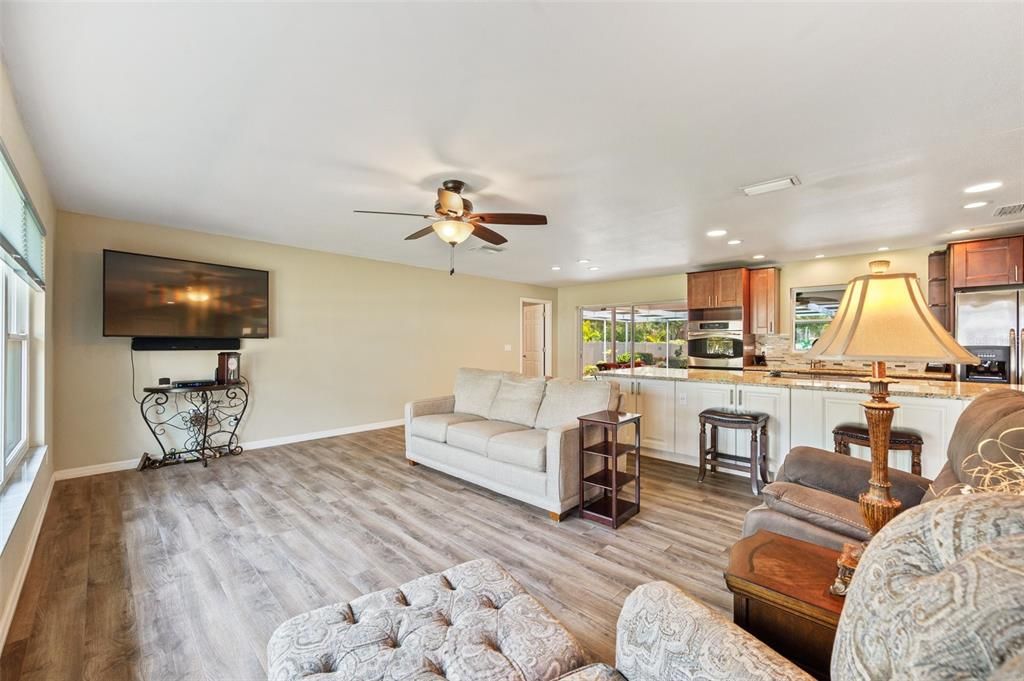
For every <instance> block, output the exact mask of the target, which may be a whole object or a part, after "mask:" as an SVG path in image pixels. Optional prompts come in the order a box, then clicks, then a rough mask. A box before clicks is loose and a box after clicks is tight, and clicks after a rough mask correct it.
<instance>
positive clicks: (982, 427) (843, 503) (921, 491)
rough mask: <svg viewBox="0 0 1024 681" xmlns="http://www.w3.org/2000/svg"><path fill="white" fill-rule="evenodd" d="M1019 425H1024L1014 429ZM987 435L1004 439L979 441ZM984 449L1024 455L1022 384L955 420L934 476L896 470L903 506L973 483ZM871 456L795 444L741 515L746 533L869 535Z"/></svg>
mask: <svg viewBox="0 0 1024 681" xmlns="http://www.w3.org/2000/svg"><path fill="white" fill-rule="evenodd" d="M1015 429H1020V430H1015ZM985 440H998V441H999V442H1002V443H1003V444H1004V445H1005V446H997V447H992V446H990V447H981V448H979V445H980V443H982V442H983V441H985ZM975 453H978V454H979V456H980V457H981V458H982V459H983V460H1005V458H1004V457H1005V456H1012V457H1013V458H1015V459H1017V460H1021V461H1022V462H1024V392H1021V391H1018V390H1013V389H1010V388H1006V389H996V390H992V391H991V392H987V393H984V394H982V395H981V396H979V397H978V398H976V399H975V400H974V401H973V402H971V404H970V405H968V407H967V409H965V410H964V412H963V414H961V415H960V418H959V419H958V420H957V423H956V427H955V428H954V429H953V436H952V438H950V442H949V448H948V449H947V451H946V455H947V461H946V465H945V466H944V467H943V468H942V470H941V471H940V472H939V475H938V476H937V477H936V478H935V479H934V480H929V479H928V478H923V477H921V476H919V475H913V474H911V473H906V472H904V471H898V470H890V471H889V481H890V482H891V483H892V495H893V497H895V498H896V499H899V500H900V501H901V502H902V503H903V508H904V510H905V509H908V508H911V507H913V506H917V505H919V504H922V503H925V502H928V501H930V500H932V499H934V498H935V497H936V496H938V495H941V494H944V493H948V490H949V489H950V488H952V487H956V486H959V485H973V484H976V483H977V481H976V480H975V479H974V477H973V476H972V475H971V473H970V470H971V469H972V468H974V467H975V466H976V465H978V463H979V462H978V461H977V460H976V459H974V460H972V461H970V462H968V464H967V466H966V469H965V466H964V461H965V460H966V459H967V458H968V457H970V456H972V455H973V454H975ZM870 477H871V463H870V462H869V461H865V460H862V459H855V458H851V457H848V456H842V455H839V454H836V453H834V452H829V451H826V450H823V449H816V448H814V447H795V448H793V449H792V450H790V452H789V454H788V455H787V456H786V458H785V461H784V462H783V464H782V466H781V467H780V468H779V472H778V474H777V475H776V476H775V481H774V482H772V483H771V484H770V485H767V486H766V487H765V488H764V489H763V490H762V493H763V497H762V498H763V500H764V503H762V504H761V505H760V506H758V507H756V508H753V509H751V510H750V511H749V512H748V513H747V515H746V518H745V519H744V522H743V536H748V535H751V534H753V533H754V532H757V531H758V530H769V531H771V532H777V533H779V534H785V535H788V536H790V537H795V538H797V539H803V540H805V541H809V542H813V543H815V544H821V545H823V546H831V547H834V548H837V549H838V548H842V545H843V543H844V542H851V541H864V540H866V539H869V538H870V537H871V534H870V533H869V532H868V528H867V526H866V525H865V524H864V519H863V518H862V517H861V514H860V508H859V507H858V505H857V497H858V496H859V495H860V493H861V492H863V491H864V490H865V489H867V486H868V478H870Z"/></svg>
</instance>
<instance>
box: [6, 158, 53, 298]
mask: <svg viewBox="0 0 1024 681" xmlns="http://www.w3.org/2000/svg"><path fill="white" fill-rule="evenodd" d="M0 151H2V152H3V153H2V154H0V156H2V159H0V160H2V161H3V163H2V164H0V165H2V166H3V167H2V168H0V259H2V260H3V261H4V262H6V263H7V264H8V265H10V267H11V269H13V270H14V271H15V272H16V273H17V274H18V276H19V277H21V278H22V279H24V280H25V281H26V282H28V283H29V284H30V285H32V286H34V287H37V288H40V289H42V288H45V286H46V279H45V275H46V273H45V271H44V262H45V260H46V230H45V229H44V228H43V225H42V222H40V220H39V216H38V215H37V214H36V211H35V208H33V207H32V202H31V201H30V200H29V198H28V194H27V193H26V192H25V191H24V189H23V187H22V184H21V182H20V181H19V178H18V174H17V172H16V171H15V169H14V165H13V164H12V163H11V159H10V156H8V154H7V149H5V148H4V147H3V145H2V144H0Z"/></svg>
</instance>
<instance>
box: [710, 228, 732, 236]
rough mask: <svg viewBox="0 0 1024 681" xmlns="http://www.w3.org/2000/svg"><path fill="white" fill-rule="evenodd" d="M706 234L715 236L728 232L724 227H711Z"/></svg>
mask: <svg viewBox="0 0 1024 681" xmlns="http://www.w3.org/2000/svg"><path fill="white" fill-rule="evenodd" d="M707 234H708V236H711V237H715V236H725V235H726V234H728V232H726V231H725V230H724V229H713V230H711V231H710V232H708V233H707Z"/></svg>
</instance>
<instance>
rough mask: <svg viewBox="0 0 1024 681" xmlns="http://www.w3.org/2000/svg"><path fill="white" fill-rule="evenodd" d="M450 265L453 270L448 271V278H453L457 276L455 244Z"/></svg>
mask: <svg viewBox="0 0 1024 681" xmlns="http://www.w3.org/2000/svg"><path fill="white" fill-rule="evenodd" d="M449 263H450V264H451V269H449V270H448V276H449V277H453V276H455V244H452V253H451V259H450V260H449Z"/></svg>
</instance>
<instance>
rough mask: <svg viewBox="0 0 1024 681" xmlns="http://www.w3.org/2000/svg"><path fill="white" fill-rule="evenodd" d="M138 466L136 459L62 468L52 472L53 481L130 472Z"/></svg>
mask: <svg viewBox="0 0 1024 681" xmlns="http://www.w3.org/2000/svg"><path fill="white" fill-rule="evenodd" d="M138 465H139V459H138V457H136V458H134V459H126V460H124V461H111V462H110V463H98V464H96V465H94V466H80V467H79V468H63V469H61V470H59V471H54V473H53V479H54V480H71V479H72V478H84V477H86V476H88V475H102V474H103V473H116V472H118V471H130V470H131V469H133V468H135V467H136V466H138Z"/></svg>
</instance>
